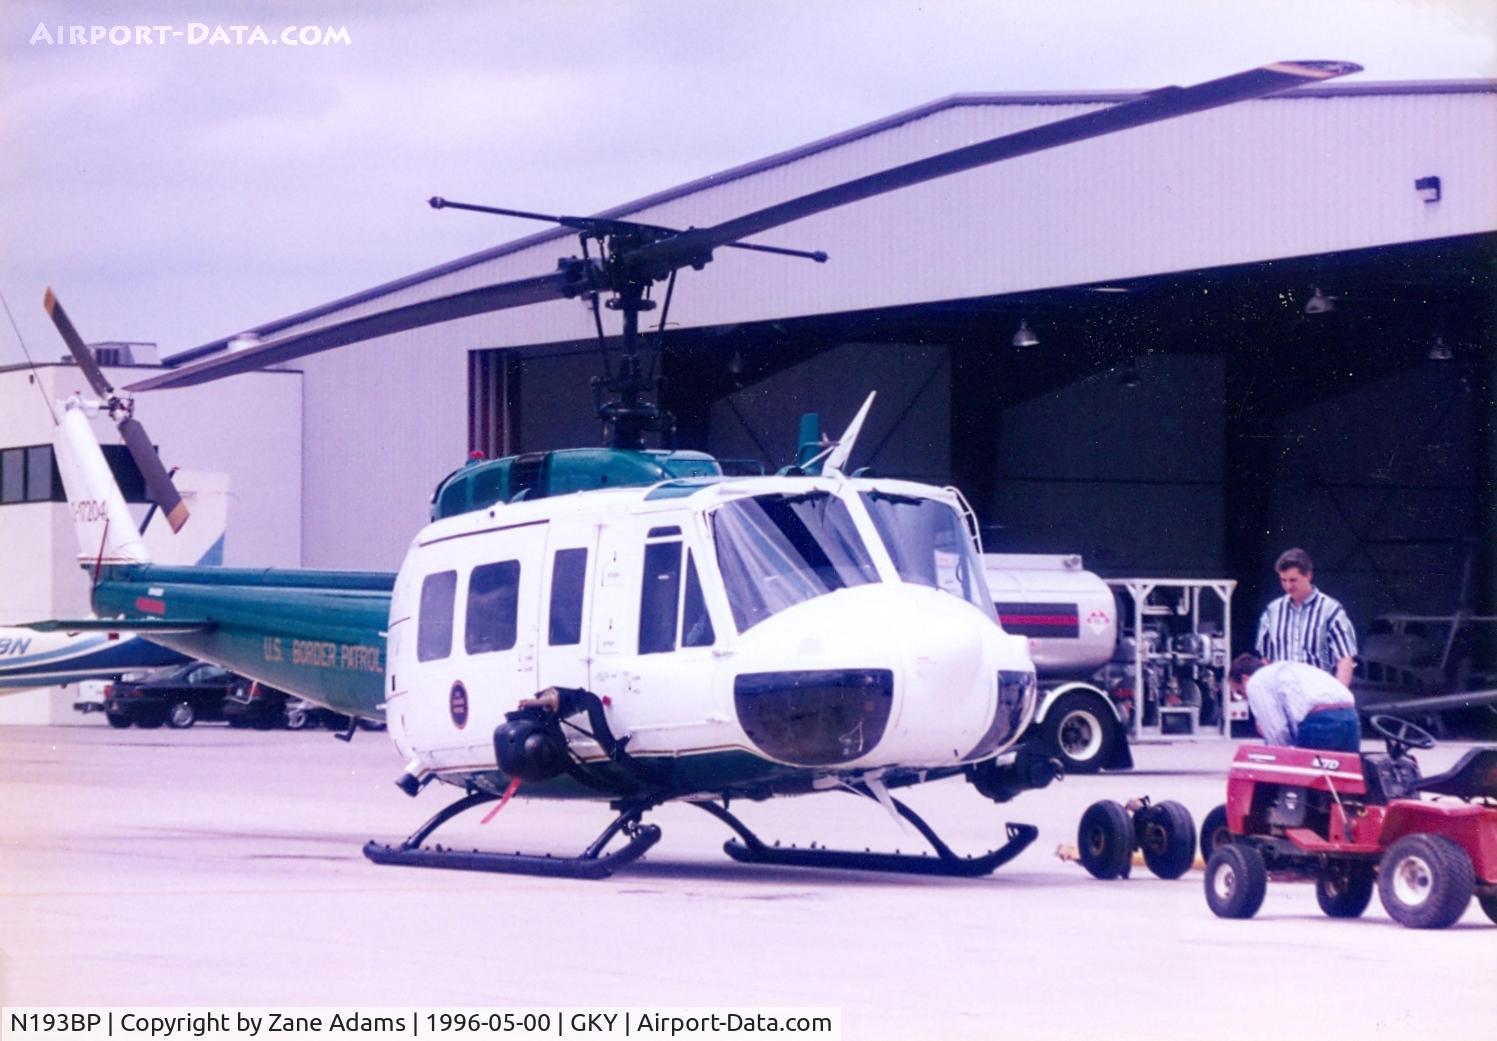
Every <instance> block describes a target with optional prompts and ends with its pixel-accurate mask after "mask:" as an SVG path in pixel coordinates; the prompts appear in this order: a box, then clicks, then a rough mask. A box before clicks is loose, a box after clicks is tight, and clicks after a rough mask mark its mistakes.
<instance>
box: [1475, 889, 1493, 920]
mask: <svg viewBox="0 0 1497 1041" xmlns="http://www.w3.org/2000/svg"><path fill="white" fill-rule="evenodd" d="M1476 902H1477V903H1479V904H1481V909H1482V910H1483V911H1485V912H1486V913H1487V917H1488V918H1490V919H1491V920H1492V921H1494V922H1497V894H1487V893H1483V894H1482V895H1481V896H1479V897H1477V898H1476Z"/></svg>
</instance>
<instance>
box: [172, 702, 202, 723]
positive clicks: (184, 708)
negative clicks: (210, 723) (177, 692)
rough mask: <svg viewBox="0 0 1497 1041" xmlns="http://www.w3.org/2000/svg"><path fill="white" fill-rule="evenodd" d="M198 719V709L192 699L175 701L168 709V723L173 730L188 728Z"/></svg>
mask: <svg viewBox="0 0 1497 1041" xmlns="http://www.w3.org/2000/svg"><path fill="white" fill-rule="evenodd" d="M197 721H198V714H197V710H196V709H194V708H193V707H192V702H190V701H174V702H172V704H171V707H170V708H168V709H167V710H166V725H167V726H169V727H171V728H172V729H173V730H186V729H187V728H188V727H190V726H192V724H194V723H196V722H197Z"/></svg>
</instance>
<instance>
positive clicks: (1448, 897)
mask: <svg viewBox="0 0 1497 1041" xmlns="http://www.w3.org/2000/svg"><path fill="white" fill-rule="evenodd" d="M1475 887H1476V871H1475V869H1473V868H1472V866H1471V858H1470V857H1468V856H1467V855H1466V851H1465V850H1464V849H1462V848H1461V847H1460V846H1458V845H1456V844H1455V843H1454V842H1451V841H1450V840H1449V839H1447V838H1443V837H1442V836H1439V835H1424V834H1415V835H1405V836H1404V837H1403V838H1401V839H1399V840H1398V841H1397V842H1395V843H1393V845H1391V846H1389V847H1388V852H1386V853H1384V854H1383V859H1382V864H1381V866H1380V867H1379V868H1378V872H1377V892H1378V896H1380V897H1382V900H1383V908H1384V910H1386V911H1387V912H1388V916H1389V917H1390V918H1392V919H1393V920H1394V921H1395V922H1397V923H1398V924H1399V925H1406V926H1408V927H1409V928H1410V929H1444V928H1445V927H1446V926H1448V925H1453V924H1455V922H1456V920H1457V919H1459V918H1460V917H1461V915H1463V914H1465V913H1466V905H1468V904H1469V903H1471V894H1472V892H1473V891H1474V890H1475Z"/></svg>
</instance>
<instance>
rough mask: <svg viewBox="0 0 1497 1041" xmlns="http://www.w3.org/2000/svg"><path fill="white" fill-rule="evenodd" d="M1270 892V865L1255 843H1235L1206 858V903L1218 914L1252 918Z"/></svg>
mask: <svg viewBox="0 0 1497 1041" xmlns="http://www.w3.org/2000/svg"><path fill="white" fill-rule="evenodd" d="M1267 892H1268V867H1267V866H1266V865H1265V864H1264V863H1263V854H1261V853H1259V852H1258V851H1257V850H1256V849H1254V848H1253V847H1252V846H1247V845H1243V844H1242V843H1233V844H1232V845H1230V846H1223V847H1222V848H1221V849H1219V850H1217V851H1216V852H1215V853H1213V854H1211V859H1210V860H1208V861H1206V905H1207V906H1208V907H1210V908H1211V910H1212V913H1214V914H1215V915H1216V916H1217V917H1218V918H1251V917H1253V915H1255V914H1257V913H1258V908H1260V907H1262V906H1263V897H1264V895H1265V894H1267Z"/></svg>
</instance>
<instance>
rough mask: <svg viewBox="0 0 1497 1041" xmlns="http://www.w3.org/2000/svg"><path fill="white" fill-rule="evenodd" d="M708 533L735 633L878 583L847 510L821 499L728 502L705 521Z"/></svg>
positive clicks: (810, 496)
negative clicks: (828, 596) (834, 594)
mask: <svg viewBox="0 0 1497 1041" xmlns="http://www.w3.org/2000/svg"><path fill="white" fill-rule="evenodd" d="M712 533H713V536H714V540H715V541H716V544H717V563H718V566H719V567H720V568H721V570H722V576H723V583H724V584H725V585H726V587H727V592H728V604H729V605H730V606H731V607H732V609H733V622H734V624H735V625H737V626H738V631H739V632H744V631H746V630H747V629H749V628H751V627H752V626H755V625H758V624H759V623H760V622H762V621H764V619H766V618H768V617H770V616H771V615H773V614H776V613H777V612H779V611H783V610H784V609H785V608H787V607H791V606H793V605H795V604H798V603H800V602H802V601H803V600H810V599H812V598H813V597H818V596H824V595H825V594H827V593H830V592H832V591H834V590H837V589H842V588H844V587H846V586H859V585H863V584H864V583H867V582H877V581H878V571H877V570H876V569H875V568H874V566H873V559H872V558H871V557H870V556H869V555H868V547H867V546H865V545H863V540H862V538H860V537H859V535H858V531H857V528H856V527H855V526H854V525H853V520H852V514H851V513H850V512H849V511H848V509H847V504H846V503H844V502H843V501H842V500H841V499H838V498H836V497H835V496H832V495H829V494H827V493H826V492H807V493H805V494H803V495H756V496H754V497H753V498H751V499H739V500H737V501H735V502H730V503H727V504H726V505H724V506H722V507H719V508H718V509H717V510H716V512H714V513H713V514H712Z"/></svg>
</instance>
